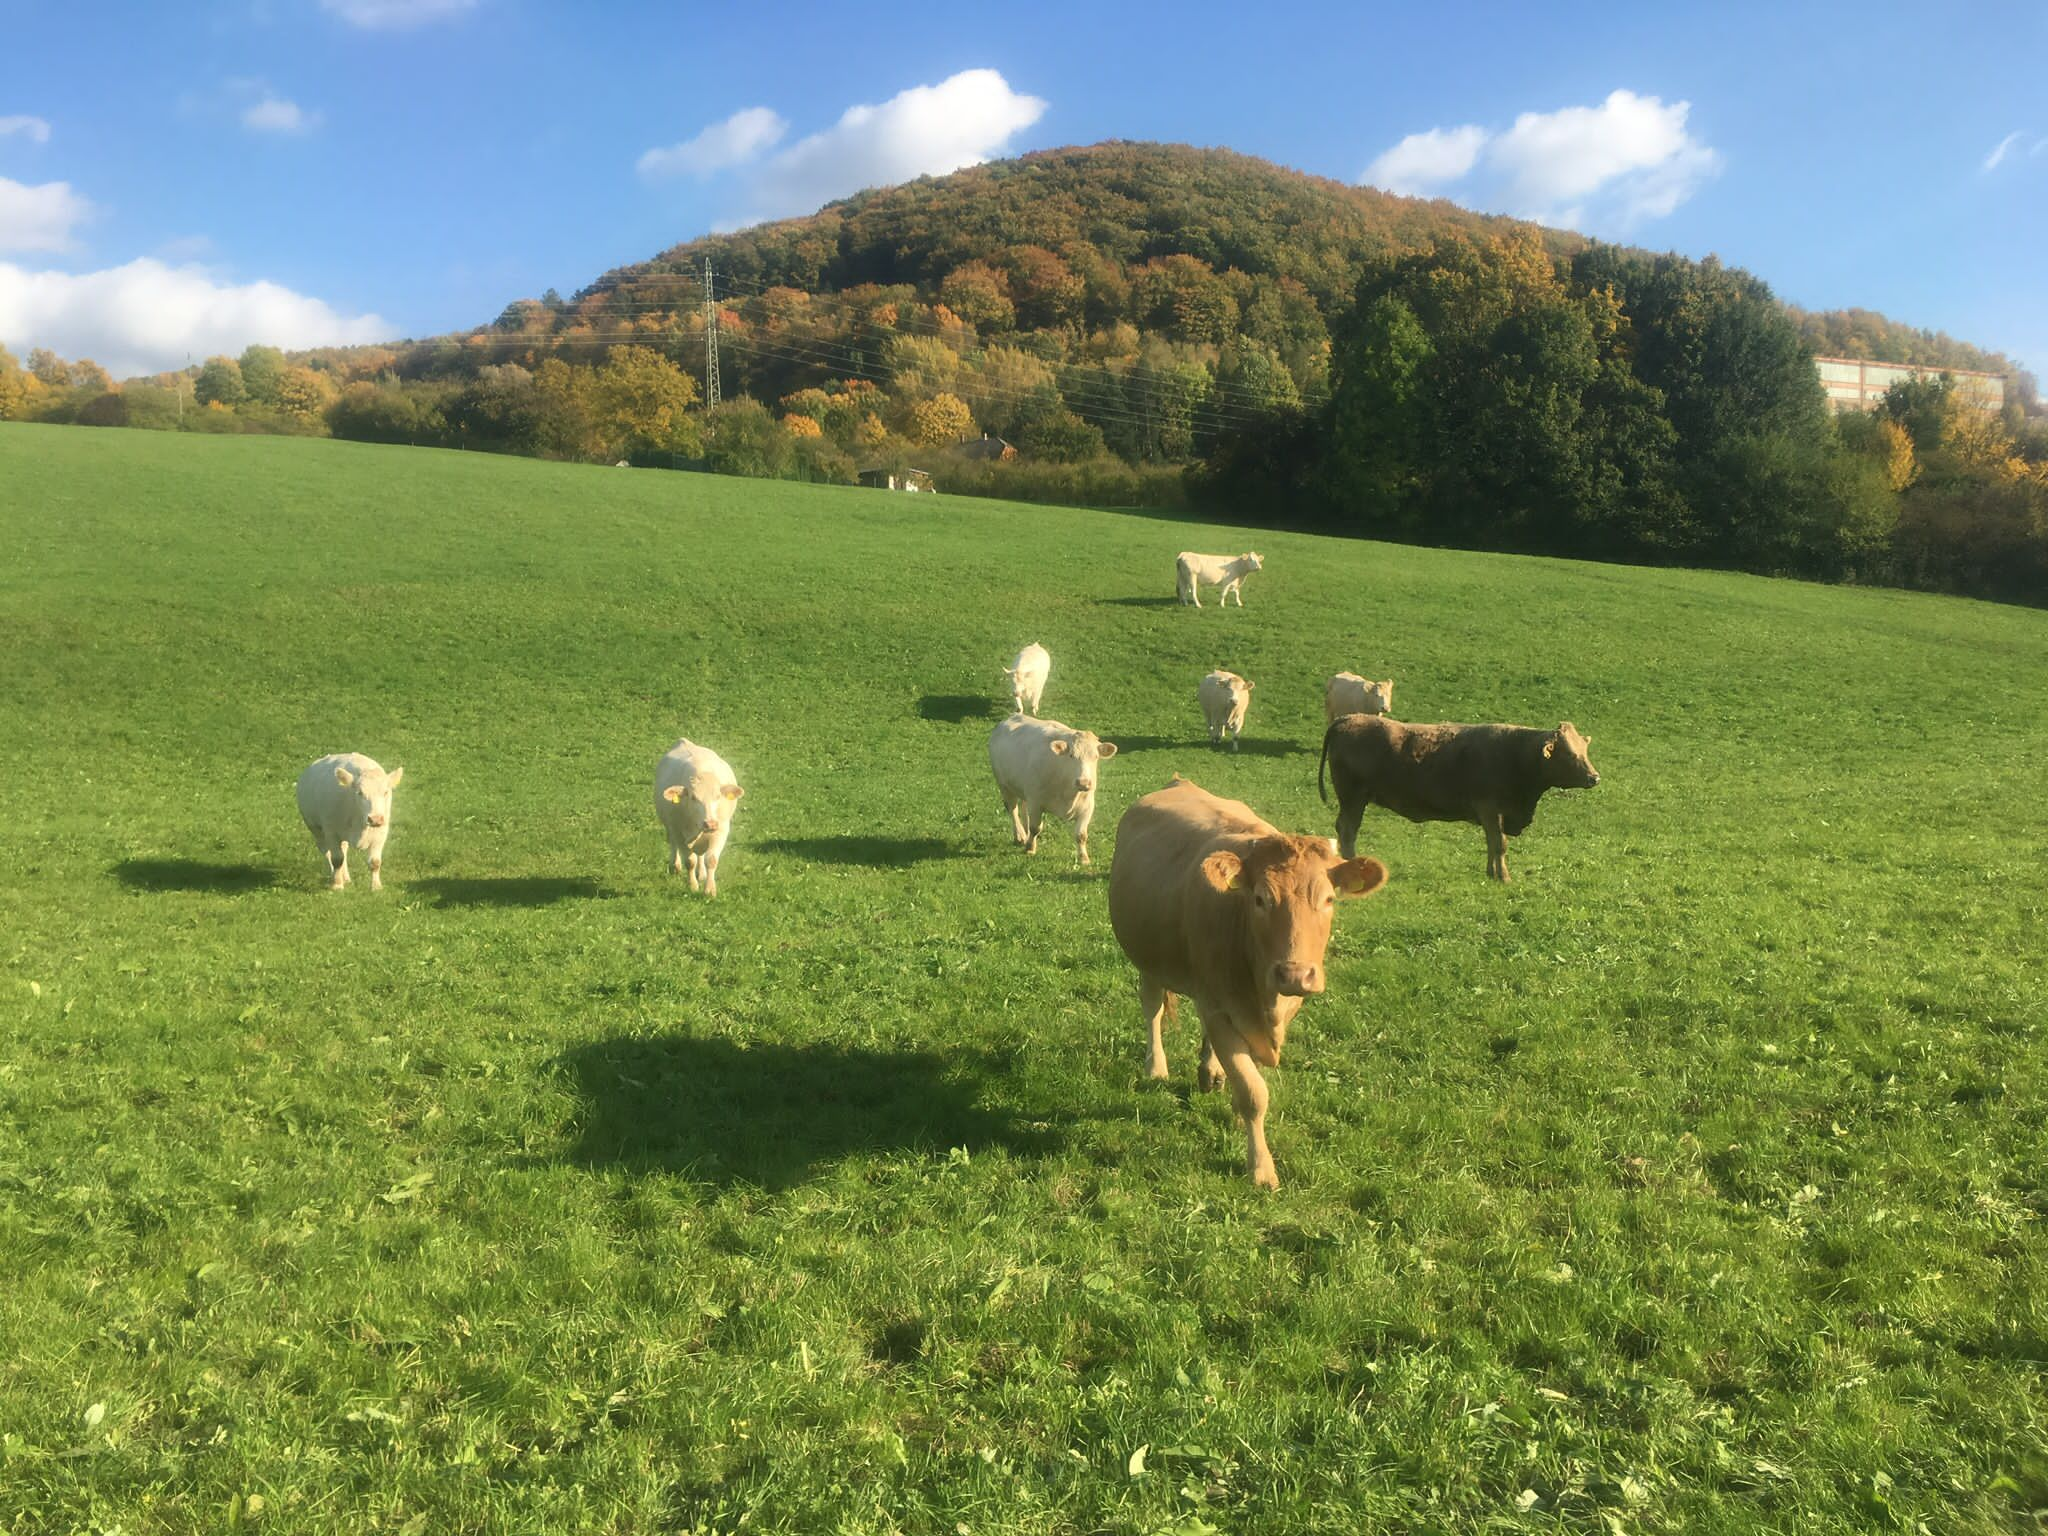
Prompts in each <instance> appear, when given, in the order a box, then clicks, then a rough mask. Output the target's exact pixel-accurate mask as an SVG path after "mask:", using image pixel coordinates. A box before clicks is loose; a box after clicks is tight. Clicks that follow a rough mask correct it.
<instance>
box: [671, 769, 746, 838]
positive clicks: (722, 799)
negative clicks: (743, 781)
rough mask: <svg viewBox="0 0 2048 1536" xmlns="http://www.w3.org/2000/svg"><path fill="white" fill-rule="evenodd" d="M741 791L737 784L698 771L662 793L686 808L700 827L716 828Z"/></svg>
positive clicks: (723, 819)
mask: <svg viewBox="0 0 2048 1536" xmlns="http://www.w3.org/2000/svg"><path fill="white" fill-rule="evenodd" d="M741 793H742V791H741V789H740V787H739V785H737V784H721V783H719V782H718V780H717V779H715V778H713V777H712V776H711V775H710V774H704V773H700V774H698V775H697V777H696V778H694V779H692V780H690V782H689V783H687V784H671V785H670V786H669V787H668V788H667V789H664V790H663V791H662V792H661V797H662V799H664V800H666V801H667V802H668V803H669V804H670V805H680V806H682V807H683V808H684V809H685V810H687V811H689V812H690V813H691V814H692V815H693V816H695V818H696V821H697V825H698V827H699V828H700V829H701V830H703V831H705V832H716V831H717V830H718V829H719V828H720V827H722V826H724V825H725V823H726V819H727V818H728V817H730V816H731V815H732V811H733V807H734V806H736V805H738V804H739V799H740V795H741Z"/></svg>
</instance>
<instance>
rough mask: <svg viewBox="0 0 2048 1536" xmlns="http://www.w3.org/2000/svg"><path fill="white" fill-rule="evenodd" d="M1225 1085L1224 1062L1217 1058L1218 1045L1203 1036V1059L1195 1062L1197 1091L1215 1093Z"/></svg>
mask: <svg viewBox="0 0 2048 1536" xmlns="http://www.w3.org/2000/svg"><path fill="white" fill-rule="evenodd" d="M1222 1086H1223V1063H1222V1062H1220V1061H1218V1060H1217V1059H1216V1047H1215V1046H1213V1045H1211V1044H1210V1043H1209V1037H1208V1035H1207V1034H1206V1033H1205V1034H1203V1036H1202V1055H1201V1059H1200V1060H1199V1061H1197V1062H1196V1063H1195V1092H1197V1093H1215V1092H1217V1091H1218V1090H1219V1089H1221V1088H1222Z"/></svg>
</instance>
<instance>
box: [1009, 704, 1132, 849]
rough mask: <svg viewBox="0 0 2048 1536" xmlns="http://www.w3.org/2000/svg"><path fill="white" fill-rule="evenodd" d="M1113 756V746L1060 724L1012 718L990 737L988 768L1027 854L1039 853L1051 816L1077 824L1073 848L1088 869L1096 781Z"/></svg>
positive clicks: (1092, 735)
mask: <svg viewBox="0 0 2048 1536" xmlns="http://www.w3.org/2000/svg"><path fill="white" fill-rule="evenodd" d="M1115 756H1116V743H1115V742H1111V741H1103V740H1102V739H1101V738H1100V737H1098V736H1097V735H1096V734H1095V733H1094V732H1093V731H1076V730H1073V729H1071V728H1069V727H1067V726H1064V725H1061V724H1060V723H1059V721H1057V720H1032V719H1029V718H1027V717H1026V716H1024V715H1012V716H1010V718H1009V719H1007V720H1005V721H1003V722H1002V723H1001V724H999V725H998V726H997V727H996V728H995V730H994V731H992V732H990V733H989V738H988V764H989V768H990V769H991V770H992V771H993V772H994V773H995V776H996V788H997V789H998V790H1000V791H1001V792H1002V796H1003V808H1004V809H1005V810H1007V811H1008V812H1009V813H1010V830H1011V832H1012V833H1013V834H1014V835H1015V837H1016V841H1017V842H1018V844H1019V845H1020V846H1021V847H1022V848H1023V849H1024V851H1025V852H1026V853H1036V852H1038V828H1039V825H1040V823H1041V822H1043V821H1044V819H1045V817H1046V815H1047V814H1048V813H1050V814H1052V815H1054V816H1057V817H1058V818H1060V819H1061V820H1062V821H1071V822H1072V823H1073V824H1074V846H1075V847H1076V848H1077V849H1078V850H1079V851H1080V854H1081V863H1082V865H1083V866H1084V867H1085V866H1086V865H1087V863H1088V824H1089V823H1090V822H1091V821H1093V820H1094V819H1095V785H1096V777H1097V774H1098V773H1099V772H1100V771H1101V765H1102V764H1103V763H1105V762H1107V761H1109V759H1110V758H1112V757H1115Z"/></svg>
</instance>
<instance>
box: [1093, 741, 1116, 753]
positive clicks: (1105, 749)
mask: <svg viewBox="0 0 2048 1536" xmlns="http://www.w3.org/2000/svg"><path fill="white" fill-rule="evenodd" d="M1096 756H1098V757H1115V756H1116V743H1115V742H1113V741H1105V742H1103V743H1102V744H1101V747H1100V748H1099V750H1098V751H1097V752H1096Z"/></svg>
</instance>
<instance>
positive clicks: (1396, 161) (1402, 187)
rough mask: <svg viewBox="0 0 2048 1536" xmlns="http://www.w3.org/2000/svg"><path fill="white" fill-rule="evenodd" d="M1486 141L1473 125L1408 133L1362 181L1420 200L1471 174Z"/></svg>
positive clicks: (1369, 170)
mask: <svg viewBox="0 0 2048 1536" xmlns="http://www.w3.org/2000/svg"><path fill="white" fill-rule="evenodd" d="M1486 139H1487V133H1486V130H1485V129H1484V128H1481V127H1479V126H1478V125H1477V124H1472V123H1468V124H1466V125H1465V126H1464V127H1462V128H1432V129H1430V130H1429V132H1427V133H1411V134H1409V135H1408V137H1407V138H1405V139H1403V140H1402V141H1401V142H1400V143H1398V144H1396V145H1395V146H1394V147H1393V148H1392V149H1390V150H1388V151H1386V152H1385V153H1384V154H1382V155H1381V156H1380V157H1379V158H1378V159H1376V160H1374V161H1373V163H1372V164H1371V165H1369V166H1367V167H1366V168H1365V181H1366V183H1367V184H1368V185H1370V186H1375V187H1379V188H1381V189H1383V190H1385V191H1388V192H1399V193H1401V194H1402V195H1404V196H1407V197H1416V196H1420V195H1421V194H1423V193H1425V192H1427V191H1428V190H1429V189H1430V188H1431V187H1434V186H1436V185H1437V184H1438V183H1439V182H1446V181H1456V180H1458V179H1459V178H1460V177H1461V176H1463V175H1464V174H1465V173H1466V172H1467V171H1469V170H1471V169H1472V166H1473V164H1474V163H1475V162H1476V161H1477V160H1478V159H1479V151H1480V150H1481V149H1483V148H1485V146H1486Z"/></svg>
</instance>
